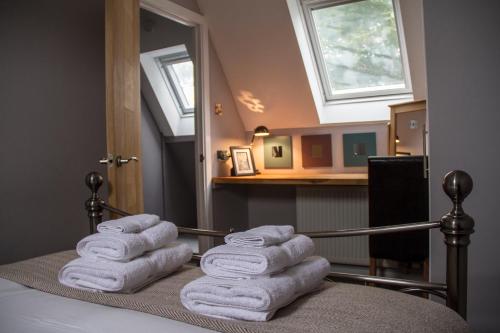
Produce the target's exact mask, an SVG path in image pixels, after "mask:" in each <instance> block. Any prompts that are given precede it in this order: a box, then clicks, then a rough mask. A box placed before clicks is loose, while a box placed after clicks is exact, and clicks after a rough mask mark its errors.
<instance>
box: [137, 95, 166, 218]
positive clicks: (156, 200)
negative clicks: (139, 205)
mask: <svg viewBox="0 0 500 333" xmlns="http://www.w3.org/2000/svg"><path fill="white" fill-rule="evenodd" d="M162 142H163V136H162V134H161V133H160V131H159V129H158V126H156V122H155V120H154V118H153V115H152V114H151V112H150V110H149V108H148V105H147V104H146V102H145V100H144V98H142V97H141V148H142V183H143V187H144V211H145V212H147V213H149V214H156V215H158V216H162V217H163V216H164V202H163V201H164V196H163V181H162V179H163V161H162V159H163V158H162V156H163V152H162Z"/></svg>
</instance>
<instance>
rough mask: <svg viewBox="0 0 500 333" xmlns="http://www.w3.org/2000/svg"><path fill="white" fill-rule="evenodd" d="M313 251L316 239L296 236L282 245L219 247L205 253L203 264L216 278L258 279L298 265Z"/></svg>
mask: <svg viewBox="0 0 500 333" xmlns="http://www.w3.org/2000/svg"><path fill="white" fill-rule="evenodd" d="M313 253H314V243H313V241H312V240H311V239H310V238H309V237H306V236H304V235H295V236H294V237H293V238H292V239H290V240H289V241H286V242H284V243H282V244H279V245H273V246H269V247H264V248H257V247H249V248H242V247H236V246H231V245H221V246H217V247H214V248H212V249H210V250H208V251H207V252H206V253H205V254H204V255H203V257H202V258H201V264H200V266H201V269H202V270H203V272H204V273H205V274H207V275H209V276H212V277H215V278H221V279H255V278H261V277H268V276H269V275H270V274H273V273H277V272H280V271H281V270H283V269H284V268H286V267H290V266H293V265H296V264H298V263H299V262H301V261H302V260H304V259H305V258H306V257H309V256H311V255H312V254H313Z"/></svg>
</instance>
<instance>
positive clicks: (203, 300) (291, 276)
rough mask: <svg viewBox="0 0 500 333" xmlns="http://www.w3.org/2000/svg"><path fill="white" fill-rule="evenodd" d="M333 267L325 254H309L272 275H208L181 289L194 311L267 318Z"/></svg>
mask: <svg viewBox="0 0 500 333" xmlns="http://www.w3.org/2000/svg"><path fill="white" fill-rule="evenodd" d="M329 271H330V263H329V262H328V261H327V260H326V259H325V258H322V257H309V258H307V259H305V260H304V261H303V262H302V263H300V264H298V265H296V266H293V267H291V268H289V269H287V270H286V271H284V272H283V273H280V274H276V275H273V276H272V277H270V278H269V279H259V280H221V279H215V278H212V277H209V276H204V277H202V278H199V279H197V280H194V281H192V282H190V283H188V284H187V285H186V286H184V288H183V289H182V290H181V302H182V304H183V305H184V306H185V307H186V308H187V309H189V310H190V311H193V312H196V313H200V314H203V315H206V316H212V317H217V318H224V319H237V320H250V321H267V320H269V319H271V318H272V317H273V315H274V313H275V312H276V311H277V310H278V309H279V308H281V307H283V306H286V305H288V304H290V303H291V302H293V301H294V300H295V299H296V298H297V297H299V296H301V295H304V294H306V293H308V292H311V291H313V290H315V289H316V288H318V287H319V285H320V284H321V281H322V280H323V278H324V277H325V276H326V275H328V272H329Z"/></svg>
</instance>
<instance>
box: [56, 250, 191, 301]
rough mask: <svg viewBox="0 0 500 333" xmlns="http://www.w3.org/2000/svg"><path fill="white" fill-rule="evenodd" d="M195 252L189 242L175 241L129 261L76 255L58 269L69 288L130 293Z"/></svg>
mask: <svg viewBox="0 0 500 333" xmlns="http://www.w3.org/2000/svg"><path fill="white" fill-rule="evenodd" d="M192 254H193V253H192V251H191V248H190V247H189V246H188V245H186V244H183V243H178V242H174V243H170V244H169V245H167V246H165V247H163V248H161V249H158V250H155V251H152V252H148V253H146V254H145V255H144V256H142V257H139V258H136V259H134V260H132V261H129V262H117V261H109V260H105V259H95V258H77V259H75V260H72V261H70V262H69V263H67V264H66V265H65V266H64V267H63V268H62V269H61V270H60V271H59V276H58V278H59V282H61V283H62V284H64V285H66V286H68V287H73V288H78V289H83V290H89V291H108V292H122V293H130V292H134V291H136V290H138V289H140V288H142V287H144V286H146V285H147V284H149V283H151V282H153V281H155V280H157V279H159V278H162V277H164V276H166V275H167V274H170V273H172V272H174V271H176V270H177V269H178V268H179V267H180V266H182V265H183V264H185V263H186V262H188V261H189V260H191V256H192Z"/></svg>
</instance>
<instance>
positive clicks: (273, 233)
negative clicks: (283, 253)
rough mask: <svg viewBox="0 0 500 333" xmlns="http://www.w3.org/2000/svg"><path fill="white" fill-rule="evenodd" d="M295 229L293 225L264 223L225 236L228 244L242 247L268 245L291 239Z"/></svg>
mask: <svg viewBox="0 0 500 333" xmlns="http://www.w3.org/2000/svg"><path fill="white" fill-rule="evenodd" d="M294 233H295V230H294V228H293V226H291V225H263V226H261V227H257V228H253V229H250V230H247V231H244V232H235V233H233V234H229V235H227V236H226V237H224V240H225V241H226V244H228V245H233V246H241V247H267V246H271V245H276V244H280V243H283V242H286V241H287V240H290V239H291V238H292V237H293V234H294Z"/></svg>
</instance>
